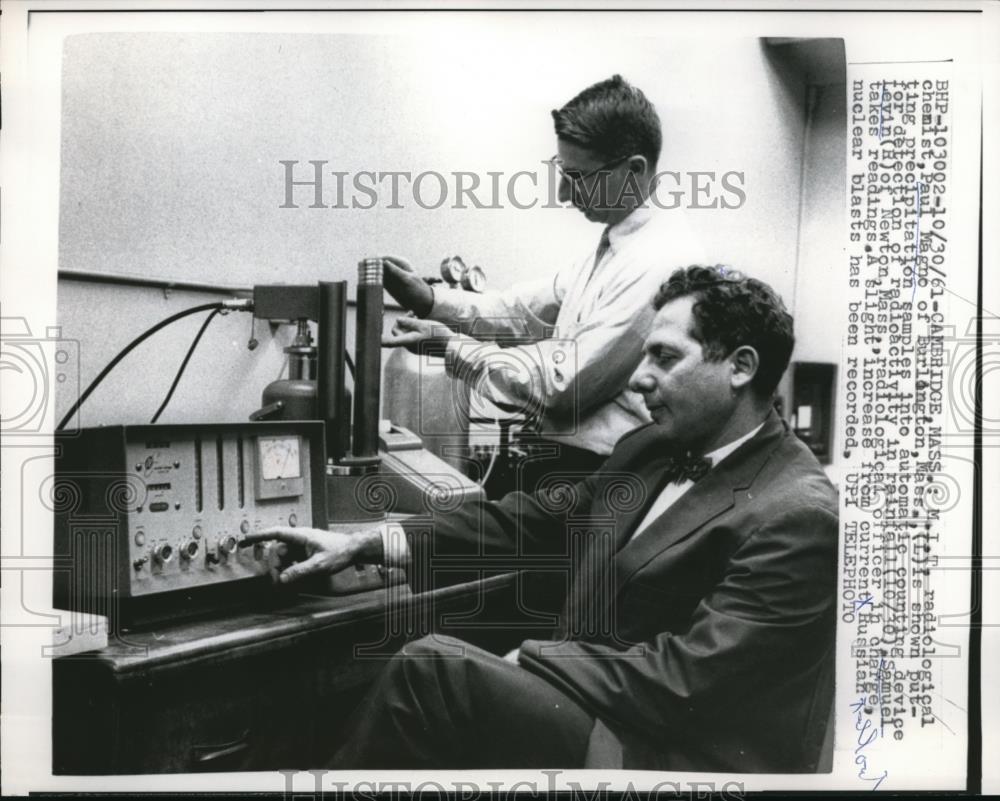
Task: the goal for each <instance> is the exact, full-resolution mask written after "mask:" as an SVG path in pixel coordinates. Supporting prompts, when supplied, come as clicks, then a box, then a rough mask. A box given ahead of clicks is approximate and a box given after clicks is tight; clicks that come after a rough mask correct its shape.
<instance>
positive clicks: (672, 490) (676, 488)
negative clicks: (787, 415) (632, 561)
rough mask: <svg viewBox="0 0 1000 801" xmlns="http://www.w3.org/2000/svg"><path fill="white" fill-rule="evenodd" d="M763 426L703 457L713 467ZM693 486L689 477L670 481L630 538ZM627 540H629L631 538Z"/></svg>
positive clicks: (636, 535)
mask: <svg viewBox="0 0 1000 801" xmlns="http://www.w3.org/2000/svg"><path fill="white" fill-rule="evenodd" d="M763 427H764V424H763V423H761V424H760V425H759V426H757V427H756V428H755V429H754V430H753V431H751V432H749V433H747V434H744V435H743V436H742V437H740V438H739V439H737V440H734V441H733V442H730V443H729V444H728V445H723V446H722V447H721V448H716V449H715V450H714V451H712V452H711V453H706V454H705V458H706V459H708V460H709V461H710V462H711V463H712V467H715V466H716V465H717V464H718V463H719V462H721V461H722V460H723V459H725V458H726V457H727V456H729V454H731V453H732V452H733V451H735V450H736V449H737V448H738V447H740V445H742V444H743V443H744V442H746V441H747V440H748V439H750V438H751V437H752V436H753V435H754V434H756V433H757V432H758V431H760V430H761V428H763ZM693 486H694V482H693V481H692V480H691V479H687V480H686V481H681V482H676V481H671V482H670V483H669V484H667V486H665V487H664V488H663V490H662V491H661V492H660V494H659V495H658V496H657V498H656V500H655V501H653V505H652V506H650V507H649V511H648V512H646V516H645V517H644V518H643V519H642V522H641V523H640V524H639V525H638V526H637V527H636V529H635V531H634V532H632V539H634V538H636V537H638V536H639V535H640V534H642V532H643V531H644V530H645V529H646V527H647V526H648V525H649V524H650V523H652V522H653V521H654V520H656V518H658V517H659V516H660V515H662V514H663V513H664V512H666V511H667V509H669V508H670V507H671V506H673V505H674V504H675V503H676V502H677V499H678V498H680V497H681V495H683V494H684V493H685V492H687V491H688V490H689V489H691V487H693ZM629 541H630V542H631V540H629Z"/></svg>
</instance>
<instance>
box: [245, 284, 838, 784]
mask: <svg viewBox="0 0 1000 801" xmlns="http://www.w3.org/2000/svg"><path fill="white" fill-rule="evenodd" d="M653 305H654V306H655V308H656V310H657V314H656V317H655V321H654V326H653V330H652V332H651V334H650V335H649V336H648V338H647V339H646V342H645V345H644V348H643V353H644V355H643V360H642V362H641V364H640V365H639V367H638V368H637V369H636V371H635V373H634V374H633V376H632V378H631V381H630V385H631V387H632V388H633V389H634V390H635V391H636V392H638V393H640V394H641V395H642V396H643V398H644V401H645V404H646V406H647V407H648V409H649V412H650V415H651V416H652V418H653V422H652V423H649V424H647V425H644V426H640V427H639V428H637V429H635V430H633V431H632V432H630V433H628V434H626V435H625V436H624V437H622V438H621V440H620V441H619V442H618V444H617V446H616V447H615V449H614V451H613V453H612V455H611V457H610V458H609V459H608V461H607V463H606V464H605V465H603V466H602V468H601V469H600V470H599V471H598V472H597V473H595V474H594V475H592V476H591V477H590V478H588V479H586V480H585V481H583V482H581V483H579V484H577V485H575V487H572V490H573V491H572V492H571V493H567V492H565V491H563V492H561V493H560V494H559V495H558V497H557V496H556V495H555V493H556V492H557V490H556V489H553V490H552V491H551V492H548V493H547V492H544V491H542V492H536V493H534V494H532V495H528V494H524V493H512V494H510V495H508V496H507V497H505V498H504V499H503V500H501V501H497V502H484V501H477V502H475V503H469V504H466V505H465V506H463V507H461V508H459V509H458V510H457V511H454V512H451V513H449V514H440V515H438V516H437V517H436V519H435V520H434V521H433V524H432V525H431V526H428V525H427V523H426V522H424V523H423V524H422V525H421V526H420V527H419V529H418V527H417V526H406V525H404V526H403V527H402V529H403V531H402V534H403V535H405V536H403V537H394V536H392V532H390V531H388V530H387V527H382V528H381V529H372V530H368V531H362V532H357V533H354V534H338V533H333V532H326V531H319V530H315V529H304V530H303V529H271V530H268V531H262V532H258V533H255V534H252V535H250V536H249V537H248V538H247V539H248V540H249V541H258V540H261V539H267V538H277V539H282V540H286V541H289V542H296V543H301V544H304V545H305V546H306V550H307V552H308V553H309V554H310V556H309V558H308V559H307V560H306V561H303V562H302V563H300V564H296V565H293V566H291V567H289V568H287V569H286V570H285V571H284V573H283V574H282V579H283V580H285V581H291V580H295V579H298V578H300V577H302V576H304V575H308V574H311V573H315V572H318V571H334V570H338V569H340V568H342V567H344V566H346V565H348V564H350V563H351V562H353V561H365V560H368V561H372V560H377V559H381V558H383V556H384V558H386V559H388V560H390V561H392V560H397V561H405V560H409V563H410V564H411V566H412V569H411V570H410V571H408V572H409V573H410V581H411V584H415V585H416V586H415V587H414V589H415V590H418V591H419V590H421V589H424V588H425V587H426V585H427V583H428V582H429V579H430V577H431V576H432V571H433V569H434V562H435V560H436V559H439V558H450V562H449V564H450V565H452V566H453V565H454V563H455V558H456V557H458V556H464V557H465V558H466V559H467V560H468V561H467V564H474V563H475V560H476V558H477V554H484V555H486V556H496V555H500V554H507V555H515V556H516V555H529V554H530V555H538V554H540V553H550V554H561V555H565V556H566V559H567V563H568V565H569V570H570V578H571V585H570V590H569V594H568V597H567V600H566V605H565V609H564V614H563V616H562V618H561V625H560V627H559V630H558V631H556V632H555V633H554V634H553V636H552V638H551V639H550V640H526V641H525V642H523V643H522V644H521V647H520V649H519V651H518V652H516V653H515V655H514V656H513V657H512V659H510V660H508V659H504V658H500V657H498V656H495V655H493V654H490V653H487V652H485V651H483V650H481V649H478V648H475V647H473V646H471V645H469V644H467V643H463V642H461V641H459V640H456V639H453V638H447V637H435V636H429V637H424V638H423V639H420V640H417V641H416V642H413V643H410V644H408V645H406V646H405V647H404V648H403V649H402V650H401V651H400V652H399V653H398V654H397V655H396V656H395V657H393V659H392V660H391V661H390V662H389V664H388V665H387V666H386V668H385V670H384V672H383V674H382V675H381V677H380V678H379V680H378V681H377V682H376V685H375V686H374V687H373V688H372V690H371V692H370V694H369V695H368V697H367V698H366V699H365V700H364V701H362V704H361V708H360V709H359V711H358V713H357V716H356V718H355V721H356V722H355V728H354V729H353V730H352V731H351V732H350V734H349V735H348V737H347V740H346V743H345V744H344V745H343V747H342V748H341V749H340V750H339V751H338V753H337V754H336V755H335V757H334V762H333V764H334V766H335V767H338V768H342V769H349V768H527V767H549V768H571V767H581V766H583V765H584V764H590V765H593V764H595V762H596V763H600V766H604V767H607V766H618V765H620V766H623V767H626V768H643V769H659V770H699V771H740V772H774V773H788V772H806V771H814V770H816V766H817V758H818V756H819V751H820V745H821V743H822V740H823V735H824V733H825V730H826V725H827V718H828V715H829V711H830V707H831V702H832V694H833V674H834V641H835V628H836V577H837V551H838V543H837V532H838V526H837V499H836V494H835V491H834V488H833V487H832V486H831V484H830V482H829V481H828V480H827V478H826V476H825V474H824V473H823V470H822V469H821V468H820V466H819V464H818V463H817V461H816V459H815V457H814V456H813V455H812V453H811V452H810V451H809V449H808V448H807V447H806V446H805V445H804V444H803V443H801V442H800V441H799V440H798V439H797V438H796V437H795V436H794V434H793V433H792V432H791V431H790V430H789V428H788V426H787V425H786V424H785V423H784V421H783V420H781V419H780V417H779V416H778V415H777V414H776V412H775V411H774V409H773V406H772V399H773V395H774V392H775V388H776V387H777V384H778V381H779V379H780V378H781V376H782V373H783V372H784V371H785V368H786V367H787V365H788V361H789V358H790V355H791V352H792V346H793V343H794V338H793V334H792V319H791V316H790V315H789V314H788V312H787V311H786V310H785V307H784V305H783V304H782V302H781V300H780V298H778V297H777V295H775V293H774V292H773V290H771V288H770V287H768V286H767V285H766V284H764V283H762V282H760V281H756V280H754V279H750V278H745V277H743V276H741V275H740V274H738V273H733V272H729V271H727V270H726V269H725V268H722V267H715V268H707V267H689V268H687V269H686V270H678V271H676V272H675V273H674V274H673V275H672V276H671V277H670V279H669V281H667V282H666V283H665V284H664V285H663V286H662V287H661V289H660V291H659V293H658V294H657V296H656V298H655V300H654V301H653ZM562 489H563V490H566V489H567V487H565V486H564V487H563V488H562ZM420 529H423V530H424V531H425V532H426V531H427V530H428V529H429V531H430V534H429V535H427V534H426V533H425V534H423V535H422V534H420V533H419V531H420ZM597 754H600V755H601V756H600V757H597V756H595V755H597Z"/></svg>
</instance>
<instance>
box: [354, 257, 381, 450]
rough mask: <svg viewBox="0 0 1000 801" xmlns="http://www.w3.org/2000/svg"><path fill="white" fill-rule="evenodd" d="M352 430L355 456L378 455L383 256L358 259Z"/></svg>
mask: <svg viewBox="0 0 1000 801" xmlns="http://www.w3.org/2000/svg"><path fill="white" fill-rule="evenodd" d="M354 348H355V351H354V352H355V355H354V365H355V367H354V369H355V376H354V433H353V436H352V453H353V455H354V457H355V458H356V459H374V458H377V457H378V420H379V405H380V401H381V391H380V390H381V388H380V382H381V380H382V259H363V260H362V261H360V262H358V302H357V334H356V336H355V340H354Z"/></svg>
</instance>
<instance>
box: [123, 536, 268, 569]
mask: <svg viewBox="0 0 1000 801" xmlns="http://www.w3.org/2000/svg"><path fill="white" fill-rule="evenodd" d="M238 547H239V542H238V540H237V539H236V537H234V536H233V535H232V534H230V535H229V536H227V537H223V538H222V539H221V540H219V543H218V545H216V546H215V550H214V551H206V553H205V563H206V564H208V565H217V564H219V563H220V562H222V561H223V560H224V559H227V558H228V557H229V556H230V555H232V554H234V553H236V549H237V548H238ZM199 549H200V545H199V543H198V541H197V540H184V542H182V543H181V546H180V548H178V549H177V550H178V552H179V553H180V557H181V559H182V560H183V561H185V562H192V561H194V558H195V557H196V556H197V555H198V551H199ZM254 556H255V557H257V558H260V556H259V555H258V554H257V553H256V550H255V553H254ZM152 558H153V562H154V563H155V564H157V565H160V566H162V565H165V564H167V562H169V561H170V560H171V559H173V558H174V546H173V545H171V544H170V543H169V542H163V543H160V544H159V545H157V546H156V547H155V548H153V552H152ZM148 561H149V557H148V556H143V557H141V558H139V559H136V560H135V561H134V562H133V563H132V566H133V567H134V568H135V569H136V570H141V569H142V566H143V565H145V564H146V562H148Z"/></svg>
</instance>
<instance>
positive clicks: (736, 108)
mask: <svg viewBox="0 0 1000 801" xmlns="http://www.w3.org/2000/svg"><path fill="white" fill-rule="evenodd" d="M478 35H479V38H478V39H471V40H470V39H468V38H467V39H465V40H464V41H463V43H462V46H461V47H451V48H449V47H446V46H444V43H440V42H437V43H435V42H431V41H427V40H426V39H417V38H415V37H385V36H378V37H375V36H365V37H353V36H346V35H322V36H319V35H317V36H310V35H300V34H296V35H277V34H114V35H112V34H88V35H85V36H77V37H71V38H69V39H68V40H67V43H66V49H65V58H66V61H65V70H64V76H63V81H64V85H63V98H64V104H63V140H62V176H61V199H60V210H61V218H60V253H59V259H60V268H61V269H63V270H88V271H96V272H111V273H129V274H141V275H145V276H155V277H164V278H187V279H192V280H199V281H209V282H219V283H223V284H227V285H229V284H250V283H253V282H275V281H285V282H313V281H315V280H317V279H319V278H324V277H325V278H330V277H349V276H351V275H352V273H353V270H354V267H353V265H354V264H355V263H356V262H357V260H358V259H359V258H361V257H363V256H366V255H374V254H380V253H385V252H393V251H395V252H399V253H401V254H403V255H407V256H409V257H411V258H412V259H413V260H414V261H415V262H416V263H417V264H418V265H419V266H420V267H421V268H422V269H423V271H424V272H427V273H429V272H431V271H432V270H433V269H434V265H436V263H437V262H438V261H439V260H440V258H441V256H442V255H444V254H446V253H456V252H457V253H461V254H463V255H464V256H466V257H467V259H468V260H469V261H472V262H476V263H479V264H482V265H483V267H484V268H485V269H486V271H487V274H488V276H489V281H490V285H491V286H492V287H502V286H506V285H508V284H510V283H512V282H514V281H515V280H518V279H522V278H525V277H529V276H532V275H535V274H537V273H538V272H539V271H540V270H548V269H553V268H554V267H555V265H557V264H559V263H562V262H563V261H565V260H566V259H567V258H569V257H570V254H575V253H578V252H580V251H587V250H589V249H590V248H592V247H593V245H594V243H595V242H596V240H597V238H598V236H599V233H600V232H599V230H598V229H597V227H596V226H591V225H590V224H588V223H587V222H586V221H585V220H584V219H583V218H582V217H581V216H580V215H578V214H577V213H576V212H575V211H573V210H571V209H546V208H535V209H532V210H530V211H521V210H517V209H512V208H505V209H502V210H488V209H487V210H475V209H466V210H455V209H449V208H447V207H445V208H441V209H438V210H434V211H429V210H424V209H420V208H416V207H414V206H413V204H412V203H411V204H410V208H407V209H403V210H398V209H386V208H381V207H379V208H376V209H372V210H369V211H361V210H342V209H308V208H305V207H304V204H303V207H302V208H299V209H280V208H278V206H279V205H280V204H281V203H282V201H283V199H284V183H283V170H282V168H281V167H280V165H278V163H277V162H278V160H279V159H299V160H302V161H305V160H308V159H329V160H330V161H331V165H330V168H331V169H332V168H333V167H334V165H336V167H337V168H339V169H344V170H357V169H382V170H391V169H399V170H411V171H413V172H417V171H419V170H422V169H434V170H439V171H442V172H446V171H452V170H459V169H468V170H478V171H482V172H485V171H487V170H503V171H505V172H507V173H512V172H514V171H516V170H519V169H534V168H536V167H538V166H539V165H538V162H539V160H540V159H542V158H545V157H547V156H549V155H551V153H552V152H553V151H554V149H555V142H554V135H553V133H552V130H551V117H550V115H549V111H550V109H551V108H554V107H558V106H559V105H561V104H562V103H564V102H565V101H567V100H568V99H569V98H570V97H572V96H573V95H574V94H575V93H576V92H577V91H579V90H580V89H582V88H584V87H585V86H587V85H589V84H590V83H592V82H594V81H597V80H600V79H602V78H605V77H607V76H609V75H610V74H612V73H613V72H620V73H621V74H623V75H624V76H625V77H626V78H628V79H629V80H631V81H633V82H634V83H635V84H636V85H637V86H639V87H641V88H642V89H643V90H644V91H645V92H646V93H647V94H648V96H649V97H650V98H651V100H652V101H653V102H654V103H655V104H656V106H657V108H658V110H659V112H660V115H661V118H662V121H663V128H664V140H665V141H664V149H663V157H662V159H661V164H660V166H661V168H662V169H671V170H677V171H680V172H689V171H694V170H702V171H715V172H717V173H722V172H726V171H730V170H736V171H741V172H743V173H744V175H745V184H744V187H745V192H746V203H745V204H744V205H743V206H742V207H741V208H739V209H735V210H721V209H716V210H690V211H688V212H687V216H688V219H689V222H690V224H691V225H692V227H693V228H694V229H695V231H696V232H697V233H698V234H699V235H700V236H701V237H702V239H703V242H704V249H705V250H706V252H708V253H710V254H712V260H713V261H717V262H725V263H729V264H731V265H733V266H736V267H739V268H741V269H744V270H745V271H747V272H749V273H751V274H753V275H756V276H759V277H761V278H763V279H764V280H767V281H769V282H771V283H772V284H773V285H774V286H775V288H776V289H777V290H778V291H779V292H780V293H781V294H782V295H783V296H784V297H785V298H786V300H791V298H792V297H793V295H794V294H795V293H794V289H793V288H794V284H795V279H794V267H795V260H796V247H797V243H798V214H799V197H800V180H801V168H802V162H801V158H802V152H803V138H804V135H805V114H804V103H803V101H804V95H805V92H804V86H803V84H802V81H801V78H800V77H798V76H797V75H795V74H793V73H791V72H790V71H789V70H788V69H787V68H784V67H780V66H775V65H774V64H772V63H771V62H770V60H769V59H768V57H767V54H766V51H765V48H764V46H763V45H762V44H761V42H760V41H759V40H757V39H733V40H727V41H726V42H724V43H723V42H718V43H714V46H712V47H706V46H705V43H704V41H664V40H661V39H657V38H653V37H648V38H636V37H631V38H615V39H610V40H605V41H603V42H600V43H598V42H596V41H595V40H592V39H591V40H587V39H584V38H582V37H581V36H578V35H575V34H569V33H567V35H566V36H560V37H552V36H549V35H548V34H546V35H544V36H541V35H540V34H539V33H538V32H531V33H526V32H525V31H524V30H520V29H519V30H509V31H508V30H493V31H492V32H487V31H481V32H479V34H478ZM515 56H516V57H515ZM276 64H277V65H280V66H281V68H280V69H277V68H276ZM359 96H361V97H362V98H363V100H362V101H359V100H358V97H359ZM813 136H815V137H819V136H821V134H820V133H819V129H815V130H814V134H813ZM827 188H828V187H827V186H826V184H823V185H822V186H821V187H819V186H818V190H817V191H818V192H821V193H822V192H826V190H827ZM816 202H817V204H819V205H818V206H817V211H816V213H817V214H819V213H821V211H822V210H821V209H820V208H819V206H820V205H822V203H823V202H824V201H823V200H822V199H820V200H817V201H816ZM667 213H670V212H667ZM823 213H825V211H823ZM818 263H819V260H818V259H815V258H811V259H810V260H809V261H808V266H809V269H810V270H812V269H814V267H815V265H817V264H818ZM800 283H801V277H800ZM210 299H215V296H213V297H212V298H210ZM203 300H204V298H202V297H200V296H198V295H196V294H192V293H187V292H181V291H175V292H174V294H173V295H172V297H171V298H169V299H167V300H165V299H164V298H163V295H162V292H161V291H160V290H152V289H142V288H124V287H120V286H115V287H110V286H102V285H95V284H84V283H80V282H76V281H66V280H63V281H60V287H59V309H58V311H59V320H60V324H61V326H62V328H63V332H62V333H63V336H66V337H70V338H75V339H79V340H80V341H81V363H82V369H81V376H80V378H81V380H82V383H83V384H84V385H85V384H86V383H87V382H88V381H89V380H90V378H92V377H93V375H95V374H96V372H97V371H98V370H99V369H100V368H101V366H102V365H103V364H104V363H105V362H106V361H107V359H108V358H110V357H111V356H112V355H113V354H114V352H115V351H117V349H118V348H119V347H120V346H121V345H123V344H125V342H126V341H127V340H128V339H129V338H130V337H131V336H133V335H134V334H135V333H137V332H138V331H140V330H142V329H143V328H145V327H147V326H148V325H150V324H152V323H153V322H155V321H157V320H158V319H160V318H162V317H164V316H166V315H167V314H169V313H172V312H173V311H175V310H177V309H179V308H183V307H185V306H187V305H193V304H194V303H196V302H202V301H203ZM796 302H798V298H797V297H796ZM197 325H198V322H197V321H196V320H194V319H192V320H190V321H185V322H184V323H183V324H178V325H176V326H174V327H172V328H171V329H169V330H168V331H167V332H164V333H163V334H160V335H158V336H157V337H156V338H155V339H154V340H153V341H152V342H151V343H148V344H147V345H144V346H143V351H141V352H140V353H136V354H134V356H133V357H130V359H129V362H128V363H127V364H126V365H123V366H122V367H120V368H119V371H118V372H116V374H115V376H114V377H113V378H112V379H109V382H108V384H107V386H105V387H103V388H102V389H101V390H100V391H99V392H98V393H97V394H95V396H94V397H93V398H92V399H91V400H90V401H88V403H87V407H86V416H85V418H84V423H85V424H87V425H92V424H95V423H97V422H112V421H121V422H124V421H128V422H138V421H140V420H143V419H147V418H148V415H147V411H148V412H149V413H150V414H151V412H152V411H153V410H155V408H156V406H157V405H158V402H159V398H160V397H162V394H163V392H164V391H165V390H166V387H167V386H168V385H169V382H170V379H171V377H172V376H173V373H174V370H175V369H176V365H177V364H179V362H180V360H181V358H182V357H183V352H184V350H185V348H186V347H187V343H188V342H189V341H190V339H191V337H192V336H193V335H194V332H195V330H196V329H197ZM352 325H353V324H352V323H349V325H348V328H349V329H351V328H352ZM800 331H802V334H800V343H801V345H800V348H803V347H805V348H808V347H811V346H810V344H809V342H810V340H811V338H812V336H813V335H812V334H811V333H808V334H807V333H806V332H805V331H804V330H803V329H800ZM248 334H249V321H248V316H247V315H231V316H229V317H227V318H224V319H221V320H217V321H216V322H215V323H213V326H212V329H210V331H209V333H208V334H207V335H206V337H205V339H204V340H203V343H202V345H201V347H200V349H199V353H198V354H197V355H196V356H195V358H194V360H193V361H192V363H191V365H190V366H189V368H188V374H187V375H186V377H185V379H184V381H183V383H182V385H181V387H180V389H179V390H178V392H177V395H176V396H175V399H174V401H173V402H172V404H171V412H170V414H168V415H167V416H165V417H164V418H163V419H164V420H167V419H172V420H192V421H194V420H232V419H244V418H245V415H246V412H247V411H248V410H252V408H255V407H256V404H257V401H258V398H259V392H260V388H262V387H263V385H264V384H266V383H267V381H269V380H272V379H273V378H275V377H277V375H278V373H279V372H280V370H281V364H282V361H283V356H282V354H281V352H280V344H283V343H280V344H279V343H270V342H269V341H268V332H267V331H266V330H264V331H259V332H258V338H259V339H260V340H261V343H262V344H261V347H260V348H259V349H258V350H257V351H256V352H254V353H253V354H250V353H249V352H247V351H246V349H245V343H246V340H247V338H248ZM820 334H821V332H820ZM147 349H148V350H147ZM802 352H804V351H802V350H800V354H801V353H802ZM140 356H141V357H140ZM126 366H127V368H128V369H127V378H126V371H125V370H124V368H125V367H126ZM69 402H70V401H69V400H68V398H67V397H66V393H65V392H63V393H61V397H60V398H59V403H58V409H57V411H58V412H59V413H61V412H62V411H63V410H65V408H66V407H67V406H68V404H69ZM147 407H148V409H147ZM140 410H141V411H140Z"/></svg>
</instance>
